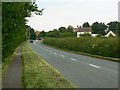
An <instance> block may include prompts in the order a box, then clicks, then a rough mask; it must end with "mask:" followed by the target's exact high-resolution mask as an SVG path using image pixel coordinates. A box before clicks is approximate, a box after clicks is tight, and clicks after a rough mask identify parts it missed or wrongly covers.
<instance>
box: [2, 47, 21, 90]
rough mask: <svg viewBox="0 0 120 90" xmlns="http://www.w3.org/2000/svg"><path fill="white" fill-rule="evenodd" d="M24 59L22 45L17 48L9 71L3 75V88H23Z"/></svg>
mask: <svg viewBox="0 0 120 90" xmlns="http://www.w3.org/2000/svg"><path fill="white" fill-rule="evenodd" d="M21 76H22V60H21V49H20V47H19V48H18V49H17V50H16V52H15V56H14V57H13V61H12V62H11V63H10V65H9V66H8V71H7V72H6V74H5V75H4V77H3V80H2V88H3V89H4V88H22V83H21Z"/></svg>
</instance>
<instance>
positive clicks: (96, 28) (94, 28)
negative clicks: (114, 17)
mask: <svg viewBox="0 0 120 90" xmlns="http://www.w3.org/2000/svg"><path fill="white" fill-rule="evenodd" d="M92 33H94V34H98V33H99V23H98V22H94V23H93V24H92Z"/></svg>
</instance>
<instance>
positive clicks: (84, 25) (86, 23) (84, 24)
mask: <svg viewBox="0 0 120 90" xmlns="http://www.w3.org/2000/svg"><path fill="white" fill-rule="evenodd" d="M82 26H83V27H90V25H89V23H88V22H85V23H83V25H82Z"/></svg>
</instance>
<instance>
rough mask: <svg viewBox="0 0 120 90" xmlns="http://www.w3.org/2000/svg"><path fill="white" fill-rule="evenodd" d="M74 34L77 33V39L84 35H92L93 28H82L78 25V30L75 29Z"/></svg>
mask: <svg viewBox="0 0 120 90" xmlns="http://www.w3.org/2000/svg"><path fill="white" fill-rule="evenodd" d="M73 29H74V32H77V37H80V35H83V34H91V35H92V28H91V27H81V26H78V25H77V28H73Z"/></svg>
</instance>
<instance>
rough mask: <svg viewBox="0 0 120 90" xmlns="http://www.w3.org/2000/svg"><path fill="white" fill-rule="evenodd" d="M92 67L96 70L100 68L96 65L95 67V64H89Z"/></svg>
mask: <svg viewBox="0 0 120 90" xmlns="http://www.w3.org/2000/svg"><path fill="white" fill-rule="evenodd" d="M89 65H90V66H92V67H95V68H100V67H99V66H96V65H93V64H89Z"/></svg>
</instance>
